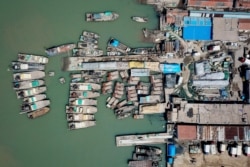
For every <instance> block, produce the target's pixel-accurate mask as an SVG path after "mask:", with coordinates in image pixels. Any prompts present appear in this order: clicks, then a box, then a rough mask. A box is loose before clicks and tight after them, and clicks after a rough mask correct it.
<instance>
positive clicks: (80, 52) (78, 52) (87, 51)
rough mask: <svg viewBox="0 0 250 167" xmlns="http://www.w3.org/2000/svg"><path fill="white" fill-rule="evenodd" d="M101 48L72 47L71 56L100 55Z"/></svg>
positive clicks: (101, 52)
mask: <svg viewBox="0 0 250 167" xmlns="http://www.w3.org/2000/svg"><path fill="white" fill-rule="evenodd" d="M103 53H104V52H103V50H101V49H95V48H77V49H73V56H93V57H97V56H102V55H103Z"/></svg>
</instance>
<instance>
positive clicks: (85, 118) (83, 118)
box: [67, 114, 95, 121]
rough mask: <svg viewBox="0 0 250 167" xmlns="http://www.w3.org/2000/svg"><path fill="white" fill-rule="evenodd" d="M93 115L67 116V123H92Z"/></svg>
mask: <svg viewBox="0 0 250 167" xmlns="http://www.w3.org/2000/svg"><path fill="white" fill-rule="evenodd" d="M94 120H95V116H94V115H93V114H67V121H94Z"/></svg>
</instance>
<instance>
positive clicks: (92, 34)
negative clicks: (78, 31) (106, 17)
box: [82, 31, 100, 39]
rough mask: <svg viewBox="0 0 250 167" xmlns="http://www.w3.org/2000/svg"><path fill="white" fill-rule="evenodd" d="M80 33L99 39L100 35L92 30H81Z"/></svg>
mask: <svg viewBox="0 0 250 167" xmlns="http://www.w3.org/2000/svg"><path fill="white" fill-rule="evenodd" d="M82 35H83V36H85V37H88V38H93V39H99V38H100V35H98V34H97V33H94V32H90V31H83V32H82Z"/></svg>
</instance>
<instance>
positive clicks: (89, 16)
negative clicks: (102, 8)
mask: <svg viewBox="0 0 250 167" xmlns="http://www.w3.org/2000/svg"><path fill="white" fill-rule="evenodd" d="M118 17H119V15H118V14H117V13H115V12H110V11H107V12H100V13H86V21H93V22H100V21H114V20H116V19H117V18H118Z"/></svg>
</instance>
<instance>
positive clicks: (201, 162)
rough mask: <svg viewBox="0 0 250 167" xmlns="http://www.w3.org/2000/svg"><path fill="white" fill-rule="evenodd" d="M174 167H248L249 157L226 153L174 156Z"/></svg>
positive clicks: (249, 165)
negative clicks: (193, 160) (232, 155)
mask: <svg viewBox="0 0 250 167" xmlns="http://www.w3.org/2000/svg"><path fill="white" fill-rule="evenodd" d="M192 158H196V162H195V163H192V162H191V160H192ZM174 167H250V157H247V156H245V155H241V156H239V157H231V156H229V155H228V152H223V153H221V154H219V153H217V154H216V155H205V154H203V153H200V154H188V153H187V152H185V153H184V154H182V155H178V156H176V159H175V161H174Z"/></svg>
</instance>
